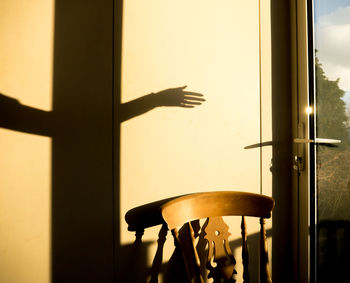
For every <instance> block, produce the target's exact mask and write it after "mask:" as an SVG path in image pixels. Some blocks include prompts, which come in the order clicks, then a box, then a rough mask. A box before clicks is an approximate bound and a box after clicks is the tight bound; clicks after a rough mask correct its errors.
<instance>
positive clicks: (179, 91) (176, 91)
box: [151, 86, 205, 108]
mask: <svg viewBox="0 0 350 283" xmlns="http://www.w3.org/2000/svg"><path fill="white" fill-rule="evenodd" d="M186 87H187V86H182V87H176V88H168V89H165V90H162V91H160V92H157V93H153V94H151V95H153V98H154V102H155V103H156V106H179V107H185V108H193V107H195V106H196V105H201V104H202V102H204V101H205V99H204V98H202V97H203V94H200V93H196V92H190V91H184V89H185V88H186Z"/></svg>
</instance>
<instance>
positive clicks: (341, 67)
mask: <svg viewBox="0 0 350 283" xmlns="http://www.w3.org/2000/svg"><path fill="white" fill-rule="evenodd" d="M309 9H312V10H311V11H310V12H312V13H309V17H310V20H312V22H310V21H309V23H310V25H309V28H311V29H309V71H310V73H309V75H310V76H309V106H310V108H309V113H310V116H309V117H310V118H309V131H310V133H309V140H308V141H306V142H309V143H310V179H309V180H310V194H309V195H310V198H309V201H310V203H309V205H310V210H309V211H310V228H311V229H310V247H311V248H310V260H311V261H313V262H310V267H311V270H310V271H311V273H310V277H311V282H312V281H314V282H318V283H321V282H343V281H344V280H343V278H347V276H346V275H347V274H346V270H347V268H348V267H349V266H350V241H349V240H350V118H349V117H350V53H349V50H350V0H332V1H327V0H314V1H313V5H312V4H311V3H310V6H309ZM310 31H311V32H310Z"/></svg>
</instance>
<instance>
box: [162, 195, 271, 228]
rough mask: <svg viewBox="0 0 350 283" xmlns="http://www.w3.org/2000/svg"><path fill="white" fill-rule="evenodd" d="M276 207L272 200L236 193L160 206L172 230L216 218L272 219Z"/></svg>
mask: <svg viewBox="0 0 350 283" xmlns="http://www.w3.org/2000/svg"><path fill="white" fill-rule="evenodd" d="M274 205H275V202H274V200H273V199H272V198H271V197H268V196H264V195H259V194H253V193H246V192H237V191H235V192H233V191H218V192H206V193H194V194H190V195H186V196H182V197H179V198H176V199H174V200H170V201H169V202H167V203H165V204H164V205H163V206H162V207H161V211H162V216H163V218H164V220H165V222H166V223H167V224H168V228H169V229H171V230H172V229H174V228H176V227H179V226H181V225H183V224H184V223H186V222H189V221H192V220H196V219H202V218H207V217H216V216H230V215H231V216H234V215H244V216H255V217H262V218H270V217H271V211H272V209H273V207H274Z"/></svg>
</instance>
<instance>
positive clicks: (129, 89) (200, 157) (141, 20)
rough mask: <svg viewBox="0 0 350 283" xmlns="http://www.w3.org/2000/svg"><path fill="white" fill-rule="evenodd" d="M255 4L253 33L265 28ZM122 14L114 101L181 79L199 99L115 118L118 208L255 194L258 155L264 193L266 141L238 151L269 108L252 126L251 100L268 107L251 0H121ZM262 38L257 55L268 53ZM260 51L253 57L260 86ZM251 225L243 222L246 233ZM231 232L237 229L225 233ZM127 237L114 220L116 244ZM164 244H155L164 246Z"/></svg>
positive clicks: (267, 188)
mask: <svg viewBox="0 0 350 283" xmlns="http://www.w3.org/2000/svg"><path fill="white" fill-rule="evenodd" d="M265 4H266V5H264V7H263V9H264V19H265V20H264V24H265V25H264V29H263V31H262V33H268V32H269V31H270V29H269V28H270V27H269V3H265ZM123 19H124V20H123V41H122V42H123V44H122V93H121V102H122V104H124V103H127V102H130V101H132V100H134V99H137V98H139V97H142V96H145V95H147V94H150V93H152V92H153V93H157V92H159V91H161V90H164V89H168V88H174V87H181V86H187V88H186V89H184V91H190V92H197V93H201V94H203V97H204V99H205V100H206V101H205V102H203V103H202V104H201V105H196V106H195V107H194V108H182V107H176V106H173V107H169V106H168V107H167V106H163V107H156V108H154V109H153V110H151V111H149V112H146V113H144V114H142V115H139V116H136V117H134V118H132V119H130V120H127V121H125V122H123V123H122V125H121V168H120V170H121V191H120V194H121V216H123V215H125V213H126V212H127V211H128V210H129V209H131V208H133V207H135V206H138V205H141V204H146V203H149V202H152V201H155V200H159V199H163V198H167V197H171V196H176V195H181V194H186V193H190V192H202V191H213V190H239V191H246V192H254V193H259V192H260V184H261V180H260V177H261V171H260V169H261V167H260V166H261V164H260V160H261V156H263V162H262V163H263V169H264V170H266V172H265V171H264V173H263V178H264V181H265V182H264V185H263V186H262V188H263V191H264V193H266V194H271V172H270V170H269V165H270V161H271V147H270V149H268V148H267V149H266V150H265V151H264V154H263V155H261V154H260V148H259V147H257V148H254V149H249V150H247V149H244V147H245V146H248V145H251V144H256V143H259V142H260V141H271V124H270V125H269V123H271V118H270V115H271V113H270V112H269V114H265V115H264V119H263V122H262V123H264V125H266V126H267V131H266V132H264V135H263V134H262V132H261V127H260V126H261V125H260V122H261V116H260V113H261V111H260V110H261V109H260V106H261V103H262V104H263V106H262V108H263V109H264V110H265V111H271V97H270V96H268V97H266V98H264V99H263V100H260V93H259V89H260V87H261V85H260V83H259V82H260V81H259V5H258V1H246V2H242V1H240V2H237V1H229V0H228V1H216V2H213V1H185V0H184V1H164V0H161V1H159V0H152V1H137V0H130V1H125V3H124V14H123ZM269 39H270V38H269V37H266V36H264V40H265V41H266V42H268V40H269ZM266 42H265V44H264V45H263V46H262V48H263V49H262V50H263V53H264V54H265V53H266V52H267V53H268V52H270V45H269V44H268V43H266ZM270 59H271V57H270V56H268V57H264V61H263V67H264V69H265V72H267V73H266V75H265V76H264V78H263V79H264V84H263V85H262V87H263V88H264V91H265V92H266V93H270V89H271V85H270V78H271V76H270V72H269V71H270V64H269V60H270ZM268 125H269V126H268ZM262 139H263V140H262ZM266 163H267V164H266ZM257 229H258V226H257V225H256V226H250V230H249V232H257ZM158 230H159V227H158V228H155V229H149V230H148V231H146V233H145V235H144V240H147V241H151V242H153V247H152V248H151V249H150V250H149V253H148V256H149V265H150V264H151V262H152V258H153V257H154V254H155V244H156V239H157V233H158ZM239 236H240V232H239V229H238V230H237V233H235V232H234V233H233V235H232V237H233V239H237V238H238V237H239ZM169 238H170V236H169ZM134 240H135V238H134V235H133V234H132V233H130V232H128V231H127V224H126V223H125V221H124V220H123V219H122V221H121V245H127V244H130V243H131V242H133V241H134ZM172 244H173V243H172V241H171V240H170V241H168V243H167V245H168V246H166V247H165V250H166V251H167V252H168V253H171V251H172V249H173V248H172ZM167 252H165V254H166V253H167ZM236 253H237V255H238V256H239V252H238V251H236ZM167 256H169V254H168V255H166V256H165V258H167Z"/></svg>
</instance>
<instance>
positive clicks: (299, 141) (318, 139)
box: [294, 138, 341, 144]
mask: <svg viewBox="0 0 350 283" xmlns="http://www.w3.org/2000/svg"><path fill="white" fill-rule="evenodd" d="M294 142H295V143H320V144H337V143H341V140H335V139H323V138H316V139H314V140H310V139H300V138H296V139H294Z"/></svg>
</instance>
